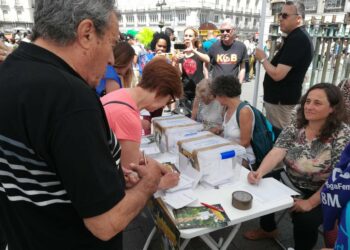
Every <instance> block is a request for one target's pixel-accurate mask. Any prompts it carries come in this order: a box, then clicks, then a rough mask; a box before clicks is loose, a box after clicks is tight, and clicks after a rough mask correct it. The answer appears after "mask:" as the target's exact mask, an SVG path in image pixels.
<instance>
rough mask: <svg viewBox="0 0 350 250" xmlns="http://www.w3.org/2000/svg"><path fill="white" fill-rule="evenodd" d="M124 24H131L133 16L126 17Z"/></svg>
mask: <svg viewBox="0 0 350 250" xmlns="http://www.w3.org/2000/svg"><path fill="white" fill-rule="evenodd" d="M126 22H127V23H133V22H134V15H126Z"/></svg>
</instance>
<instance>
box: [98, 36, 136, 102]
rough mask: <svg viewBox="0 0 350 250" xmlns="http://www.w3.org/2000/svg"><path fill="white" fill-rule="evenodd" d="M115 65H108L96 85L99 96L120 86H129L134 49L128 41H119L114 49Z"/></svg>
mask: <svg viewBox="0 0 350 250" xmlns="http://www.w3.org/2000/svg"><path fill="white" fill-rule="evenodd" d="M113 54H114V65H107V68H106V73H105V75H104V77H103V78H102V79H101V81H100V83H99V85H98V86H97V87H96V92H97V94H98V95H99V96H101V97H102V96H104V95H105V94H107V93H110V92H112V91H115V90H117V89H120V88H123V87H124V88H129V87H130V84H131V80H132V77H133V70H132V60H133V58H134V55H135V51H134V49H133V48H132V47H131V45H130V44H129V43H127V42H118V43H117V44H116V46H115V47H114V49H113Z"/></svg>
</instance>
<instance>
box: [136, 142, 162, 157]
mask: <svg viewBox="0 0 350 250" xmlns="http://www.w3.org/2000/svg"><path fill="white" fill-rule="evenodd" d="M140 150H141V151H144V152H145V154H146V155H155V154H159V153H160V150H159V148H158V146H157V144H156V143H155V142H152V143H149V144H141V145H140Z"/></svg>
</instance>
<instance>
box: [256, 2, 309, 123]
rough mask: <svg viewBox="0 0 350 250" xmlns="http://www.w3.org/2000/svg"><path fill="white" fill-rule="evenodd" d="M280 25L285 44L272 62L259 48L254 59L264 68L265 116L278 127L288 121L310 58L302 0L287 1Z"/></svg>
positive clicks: (299, 92)
mask: <svg viewBox="0 0 350 250" xmlns="http://www.w3.org/2000/svg"><path fill="white" fill-rule="evenodd" d="M278 17H279V22H280V29H281V31H282V32H284V33H285V34H287V37H286V38H285V40H284V44H283V46H282V47H281V49H280V50H279V51H278V52H277V53H276V55H275V56H274V57H273V59H272V60H271V62H269V61H268V60H267V56H266V54H265V53H264V51H263V50H262V49H256V55H255V56H256V59H257V60H258V61H260V63H261V64H262V66H263V67H264V69H265V70H266V74H265V79H264V102H265V108H266V116H267V118H268V119H269V120H270V121H271V122H272V124H273V125H274V126H276V127H278V128H284V127H286V126H287V125H288V124H289V123H290V118H291V113H292V110H293V109H294V107H295V105H296V104H297V103H298V101H299V99H300V96H301V91H302V84H303V81H304V77H305V73H306V71H307V69H308V67H309V65H310V63H311V61H312V57H313V51H314V49H313V45H312V42H311V38H310V36H309V34H308V33H307V32H306V30H305V28H304V18H305V7H304V4H303V3H301V2H293V1H287V2H286V3H285V5H284V6H283V8H282V11H281V13H280V14H279V15H278Z"/></svg>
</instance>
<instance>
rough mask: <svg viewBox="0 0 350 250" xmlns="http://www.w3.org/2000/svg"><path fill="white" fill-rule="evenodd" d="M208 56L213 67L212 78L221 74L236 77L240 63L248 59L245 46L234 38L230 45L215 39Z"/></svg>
mask: <svg viewBox="0 0 350 250" xmlns="http://www.w3.org/2000/svg"><path fill="white" fill-rule="evenodd" d="M209 57H210V63H211V64H212V68H213V72H212V78H213V79H214V78H215V77H217V76H221V75H234V76H236V77H238V74H239V70H240V65H241V63H243V62H246V61H248V55H247V48H246V46H245V45H244V43H242V42H240V41H236V40H235V41H234V42H233V43H232V44H231V45H230V46H226V45H225V44H223V43H222V42H221V41H217V42H216V43H214V44H213V45H212V46H211V47H210V49H209Z"/></svg>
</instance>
